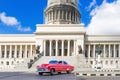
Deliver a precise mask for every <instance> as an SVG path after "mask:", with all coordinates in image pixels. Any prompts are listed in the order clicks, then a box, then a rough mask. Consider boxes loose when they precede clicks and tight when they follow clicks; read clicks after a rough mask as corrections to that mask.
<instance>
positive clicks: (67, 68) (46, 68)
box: [37, 60, 74, 75]
mask: <svg viewBox="0 0 120 80" xmlns="http://www.w3.org/2000/svg"><path fill="white" fill-rule="evenodd" d="M73 70H74V66H71V65H69V64H68V63H67V62H66V61H57V60H51V61H49V63H48V64H42V65H40V66H37V72H38V74H39V75H43V73H50V74H51V75H53V74H54V73H56V72H57V73H59V74H61V72H66V73H71V71H73Z"/></svg>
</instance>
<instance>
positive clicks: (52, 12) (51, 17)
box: [51, 10, 53, 21]
mask: <svg viewBox="0 0 120 80" xmlns="http://www.w3.org/2000/svg"><path fill="white" fill-rule="evenodd" d="M51 15H52V16H51V19H52V21H53V10H52V11H51Z"/></svg>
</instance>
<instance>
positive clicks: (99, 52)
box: [96, 44, 102, 55]
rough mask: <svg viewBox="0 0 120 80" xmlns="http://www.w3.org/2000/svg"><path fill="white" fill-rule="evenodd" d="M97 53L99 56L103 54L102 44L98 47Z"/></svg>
mask: <svg viewBox="0 0 120 80" xmlns="http://www.w3.org/2000/svg"><path fill="white" fill-rule="evenodd" d="M96 53H97V54H98V55H101V53H102V48H101V46H100V44H99V45H98V47H97V49H96Z"/></svg>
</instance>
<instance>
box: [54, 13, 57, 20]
mask: <svg viewBox="0 0 120 80" xmlns="http://www.w3.org/2000/svg"><path fill="white" fill-rule="evenodd" d="M54 13H55V14H54V16H55V17H54V19H55V20H56V16H57V14H56V13H57V11H55V12H54Z"/></svg>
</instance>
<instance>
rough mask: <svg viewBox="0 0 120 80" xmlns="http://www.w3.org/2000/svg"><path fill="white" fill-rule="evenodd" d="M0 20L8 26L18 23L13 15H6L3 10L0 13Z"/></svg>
mask: <svg viewBox="0 0 120 80" xmlns="http://www.w3.org/2000/svg"><path fill="white" fill-rule="evenodd" d="M0 20H1V21H2V22H3V23H4V24H6V25H8V26H14V25H18V24H19V22H18V21H17V19H16V18H15V17H7V16H6V14H5V12H2V13H0Z"/></svg>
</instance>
